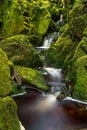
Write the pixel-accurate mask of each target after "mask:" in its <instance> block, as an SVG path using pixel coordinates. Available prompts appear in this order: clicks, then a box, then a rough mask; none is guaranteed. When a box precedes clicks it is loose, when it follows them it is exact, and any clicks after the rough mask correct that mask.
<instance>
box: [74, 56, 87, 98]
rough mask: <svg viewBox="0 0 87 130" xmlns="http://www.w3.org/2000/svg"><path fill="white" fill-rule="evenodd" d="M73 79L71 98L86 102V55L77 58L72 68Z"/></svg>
mask: <svg viewBox="0 0 87 130" xmlns="http://www.w3.org/2000/svg"><path fill="white" fill-rule="evenodd" d="M73 71H74V72H73V74H74V76H75V77H74V79H75V85H74V93H73V96H74V97H76V98H79V99H83V100H87V55H85V56H82V57H80V58H78V60H77V61H76V62H75V64H74V66H73Z"/></svg>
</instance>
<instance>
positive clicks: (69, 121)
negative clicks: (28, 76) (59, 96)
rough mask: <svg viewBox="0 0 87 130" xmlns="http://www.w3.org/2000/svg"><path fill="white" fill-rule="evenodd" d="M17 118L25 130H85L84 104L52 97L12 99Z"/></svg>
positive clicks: (86, 113)
mask: <svg viewBox="0 0 87 130" xmlns="http://www.w3.org/2000/svg"><path fill="white" fill-rule="evenodd" d="M14 100H15V101H16V103H17V105H18V117H19V119H20V121H21V122H22V124H23V126H24V127H25V129H26V130H87V110H86V105H85V104H79V103H77V102H72V101H68V100H61V101H59V100H56V98H55V97H54V96H53V95H41V94H40V95H38V94H37V93H36V95H33V96H30V95H29V93H27V94H24V95H22V96H16V97H14Z"/></svg>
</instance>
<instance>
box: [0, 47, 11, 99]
mask: <svg viewBox="0 0 87 130" xmlns="http://www.w3.org/2000/svg"><path fill="white" fill-rule="evenodd" d="M10 79H11V77H10V70H9V66H8V59H7V56H6V55H5V53H4V52H3V51H2V50H1V49H0V97H4V96H6V95H8V94H10V92H11V91H12V86H11V83H10Z"/></svg>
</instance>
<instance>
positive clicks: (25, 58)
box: [0, 34, 43, 68]
mask: <svg viewBox="0 0 87 130" xmlns="http://www.w3.org/2000/svg"><path fill="white" fill-rule="evenodd" d="M0 47H1V48H2V49H3V50H4V51H5V52H6V54H7V56H8V58H9V60H10V61H11V62H13V63H14V64H15V65H20V66H25V67H31V68H37V67H39V66H42V65H43V62H42V60H41V58H40V56H39V55H38V53H37V52H36V51H35V50H34V48H33V47H32V45H31V44H30V43H29V38H28V36H25V35H22V34H21V35H16V36H12V37H9V38H7V39H5V40H3V41H1V43H0Z"/></svg>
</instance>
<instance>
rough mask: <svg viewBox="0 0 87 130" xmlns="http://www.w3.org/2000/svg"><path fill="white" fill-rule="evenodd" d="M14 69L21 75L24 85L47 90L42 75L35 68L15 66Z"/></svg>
mask: <svg viewBox="0 0 87 130" xmlns="http://www.w3.org/2000/svg"><path fill="white" fill-rule="evenodd" d="M15 71H16V72H17V73H18V74H19V76H20V77H21V79H22V81H23V84H24V85H30V86H34V87H36V88H39V89H41V90H44V91H47V90H48V86H47V84H46V81H45V79H44V77H43V76H42V75H41V74H40V73H39V72H38V71H37V70H34V69H31V68H26V67H21V66H16V67H15Z"/></svg>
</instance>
